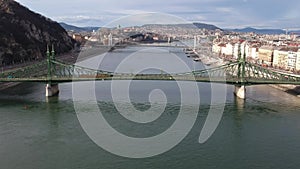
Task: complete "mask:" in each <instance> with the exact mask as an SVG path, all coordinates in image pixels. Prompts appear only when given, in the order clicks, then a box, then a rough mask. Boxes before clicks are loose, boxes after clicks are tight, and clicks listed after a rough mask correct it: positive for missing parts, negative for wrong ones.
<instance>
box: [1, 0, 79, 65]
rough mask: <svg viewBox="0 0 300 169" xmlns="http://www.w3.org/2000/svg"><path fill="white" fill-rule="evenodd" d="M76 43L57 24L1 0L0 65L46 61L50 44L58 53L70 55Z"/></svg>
mask: <svg viewBox="0 0 300 169" xmlns="http://www.w3.org/2000/svg"><path fill="white" fill-rule="evenodd" d="M74 43H75V42H74V41H73V40H72V38H71V37H69V36H68V34H67V32H66V31H65V30H64V28H62V27H61V26H60V25H59V24H58V23H57V22H54V21H52V20H50V19H49V18H46V17H44V16H42V15H40V14H37V13H35V12H32V11H30V10H29V9H28V8H26V7H24V6H22V5H21V4H19V3H18V2H15V1H13V0H0V65H9V64H14V63H18V62H24V61H27V60H36V59H40V58H43V57H45V52H46V46H47V44H49V45H50V44H54V46H55V51H56V52H57V53H64V52H68V51H70V50H71V49H72V48H73V47H74Z"/></svg>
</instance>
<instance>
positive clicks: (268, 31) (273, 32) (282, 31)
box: [228, 27, 285, 35]
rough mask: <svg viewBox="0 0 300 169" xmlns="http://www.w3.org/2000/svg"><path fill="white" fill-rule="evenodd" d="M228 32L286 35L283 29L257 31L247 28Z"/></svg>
mask: <svg viewBox="0 0 300 169" xmlns="http://www.w3.org/2000/svg"><path fill="white" fill-rule="evenodd" d="M228 30H229V31H233V32H241V33H248V32H254V33H257V34H269V35H274V34H285V31H284V30H282V29H256V28H251V27H247V28H243V29H228Z"/></svg>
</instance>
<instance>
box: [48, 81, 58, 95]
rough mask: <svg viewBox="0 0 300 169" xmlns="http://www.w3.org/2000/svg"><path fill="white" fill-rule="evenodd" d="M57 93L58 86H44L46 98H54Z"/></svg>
mask: <svg viewBox="0 0 300 169" xmlns="http://www.w3.org/2000/svg"><path fill="white" fill-rule="evenodd" d="M58 93H59V88H58V84H49V83H48V84H47V85H46V97H51V96H55V95H57V94H58Z"/></svg>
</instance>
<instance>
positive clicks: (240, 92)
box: [234, 85, 246, 99]
mask: <svg viewBox="0 0 300 169" xmlns="http://www.w3.org/2000/svg"><path fill="white" fill-rule="evenodd" d="M234 94H235V95H236V96H237V97H238V98H240V99H246V86H245V85H241V86H235V88H234Z"/></svg>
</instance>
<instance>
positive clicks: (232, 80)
mask: <svg viewBox="0 0 300 169" xmlns="http://www.w3.org/2000/svg"><path fill="white" fill-rule="evenodd" d="M104 80H106V81H107V80H159V81H194V82H207V83H222V84H232V85H246V86H247V85H262V84H294V85H300V81H294V82H293V81H276V80H271V79H262V78H256V77H251V78H245V79H244V81H243V82H241V79H240V78H237V77H236V76H235V77H234V76H231V75H228V76H226V77H203V76H197V75H192V74H185V75H178V74H173V75H170V74H136V75H133V74H127V73H118V74H114V75H107V74H103V75H99V74H98V75H78V76H65V77H57V76H53V77H51V79H49V78H47V76H43V77H30V78H0V82H40V83H49V81H51V83H70V82H81V81H104Z"/></svg>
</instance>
